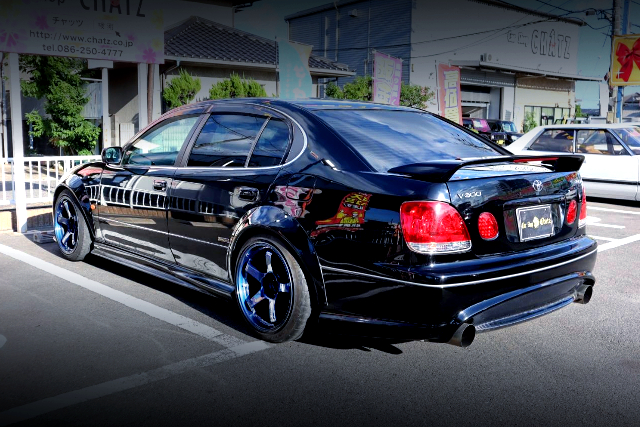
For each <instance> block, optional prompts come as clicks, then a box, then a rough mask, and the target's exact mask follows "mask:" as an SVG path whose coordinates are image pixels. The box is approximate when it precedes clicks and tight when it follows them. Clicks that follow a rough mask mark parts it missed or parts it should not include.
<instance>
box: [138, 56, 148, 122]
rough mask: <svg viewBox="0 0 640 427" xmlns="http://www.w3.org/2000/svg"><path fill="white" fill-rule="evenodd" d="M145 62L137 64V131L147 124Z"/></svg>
mask: <svg viewBox="0 0 640 427" xmlns="http://www.w3.org/2000/svg"><path fill="white" fill-rule="evenodd" d="M147 73H148V71H147V64H138V131H141V130H142V129H144V128H145V127H147V125H148V124H149V121H148V120H147V113H148V110H147V86H148V84H149V81H148V79H147Z"/></svg>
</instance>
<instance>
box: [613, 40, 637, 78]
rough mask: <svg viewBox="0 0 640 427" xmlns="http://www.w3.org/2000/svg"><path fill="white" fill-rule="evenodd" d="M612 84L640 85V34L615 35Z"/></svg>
mask: <svg viewBox="0 0 640 427" xmlns="http://www.w3.org/2000/svg"><path fill="white" fill-rule="evenodd" d="M609 75H610V82H609V84H610V85H611V86H630V85H640V34H632V35H625V36H614V37H613V51H612V54H611V72H610V73H609Z"/></svg>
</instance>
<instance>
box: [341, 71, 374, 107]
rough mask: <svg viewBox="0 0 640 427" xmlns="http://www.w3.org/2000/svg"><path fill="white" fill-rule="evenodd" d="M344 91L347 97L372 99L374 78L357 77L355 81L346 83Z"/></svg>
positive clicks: (361, 99)
mask: <svg viewBox="0 0 640 427" xmlns="http://www.w3.org/2000/svg"><path fill="white" fill-rule="evenodd" d="M342 91H343V92H344V98H345V99H353V100H358V101H372V100H373V78H372V77H371V76H364V77H362V76H359V77H356V79H355V80H354V81H353V82H351V83H347V84H345V85H344V88H343V89H342Z"/></svg>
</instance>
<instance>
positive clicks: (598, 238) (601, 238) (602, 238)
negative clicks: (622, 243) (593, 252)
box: [589, 234, 618, 242]
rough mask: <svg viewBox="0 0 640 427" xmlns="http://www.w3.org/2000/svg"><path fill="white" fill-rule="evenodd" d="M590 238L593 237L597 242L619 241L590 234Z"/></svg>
mask: <svg viewBox="0 0 640 427" xmlns="http://www.w3.org/2000/svg"><path fill="white" fill-rule="evenodd" d="M589 237H591V238H592V239H596V240H605V241H607V242H610V241H614V240H618V239H612V238H610V237H600V236H592V235H591V234H589Z"/></svg>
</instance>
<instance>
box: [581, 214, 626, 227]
mask: <svg viewBox="0 0 640 427" xmlns="http://www.w3.org/2000/svg"><path fill="white" fill-rule="evenodd" d="M600 221H602V219H600V218H598V217H595V216H588V217H587V225H589V226H595V227H604V228H618V229H622V228H626V227H625V226H624V225H611V224H602V223H601V222H600Z"/></svg>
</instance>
